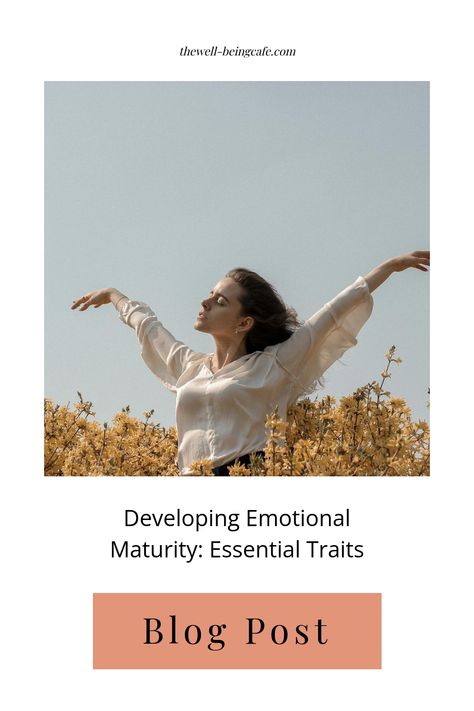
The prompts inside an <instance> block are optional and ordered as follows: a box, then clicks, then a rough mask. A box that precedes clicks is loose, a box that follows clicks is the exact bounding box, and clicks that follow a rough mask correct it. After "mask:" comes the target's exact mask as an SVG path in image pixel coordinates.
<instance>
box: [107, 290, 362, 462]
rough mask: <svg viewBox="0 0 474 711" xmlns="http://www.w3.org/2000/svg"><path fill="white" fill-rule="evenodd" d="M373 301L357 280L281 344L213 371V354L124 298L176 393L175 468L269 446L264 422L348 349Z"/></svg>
mask: <svg viewBox="0 0 474 711" xmlns="http://www.w3.org/2000/svg"><path fill="white" fill-rule="evenodd" d="M372 307H373V299H372V296H371V294H370V292H369V288H368V286H367V282H366V281H365V279H364V278H363V277H359V278H358V279H357V280H356V281H355V282H354V283H353V284H352V285H351V286H348V287H347V288H346V289H344V291H341V293H340V294H338V296H336V297H335V298H334V299H333V300H332V301H330V302H329V303H327V304H326V305H325V306H323V308H322V309H320V311H318V312H317V313H316V314H314V316H311V318H309V319H308V320H307V321H306V322H305V323H304V324H303V325H302V326H300V327H299V328H298V329H297V330H296V331H295V332H294V333H293V335H292V336H291V337H290V338H289V339H288V340H287V341H284V342H283V343H279V344H277V345H275V346H268V347H267V348H265V350H263V351H256V352H255V353H249V354H247V355H244V356H242V358H239V359H238V360H235V361H233V362H231V363H228V364H227V365H225V366H224V367H223V368H221V369H220V370H219V371H218V372H217V373H213V372H212V371H211V358H212V354H208V353H197V352H196V351H193V350H191V349H190V348H188V347H187V346H185V345H184V344H183V343H181V342H180V341H177V340H176V339H175V338H174V337H173V336H172V335H171V334H170V333H169V331H167V330H166V329H165V328H164V326H163V325H162V324H161V323H160V322H159V321H158V319H157V317H156V315H155V314H154V313H153V311H152V310H151V309H150V308H149V307H148V306H147V305H146V304H144V303H142V302H141V301H126V302H125V303H124V304H123V306H122V307H121V309H120V318H121V319H122V321H123V322H124V323H126V324H128V325H129V326H131V327H132V328H134V329H135V331H136V333H137V336H138V340H139V342H140V345H141V352H142V357H143V359H144V361H145V363H146V364H147V365H148V367H149V368H150V370H151V371H152V372H153V373H154V374H155V375H157V376H158V378H159V379H160V380H161V381H162V382H163V384H164V385H165V386H166V387H167V388H169V389H170V390H172V391H173V392H174V393H176V396H177V397H176V427H177V433H178V467H179V469H180V473H181V474H182V475H187V474H190V473H191V471H190V465H191V464H192V462H194V461H195V460H197V459H209V460H211V461H212V462H213V466H214V467H218V466H220V465H221V464H226V463H228V462H230V461H232V460H234V459H236V458H237V457H241V456H243V455H245V454H248V453H249V452H255V451H258V450H262V449H263V448H264V447H265V442H266V432H265V419H266V416H267V414H269V413H270V412H272V411H273V410H275V408H278V413H279V416H280V417H281V418H286V415H287V409H288V407H289V406H290V405H292V404H294V403H295V402H296V400H297V399H298V398H300V397H303V396H304V395H307V394H309V393H310V392H312V391H313V390H314V387H315V385H316V383H317V381H318V379H319V378H320V377H321V376H322V374H323V373H324V371H325V370H327V368H329V366H330V365H332V363H334V361H336V360H337V359H338V358H340V357H341V356H342V354H343V353H344V352H345V351H346V350H347V349H348V348H350V347H351V346H355V345H356V344H357V340H356V336H357V334H358V332H359V331H360V329H361V328H362V326H363V325H364V323H365V322H366V321H367V319H368V318H369V316H370V314H371V312H372Z"/></svg>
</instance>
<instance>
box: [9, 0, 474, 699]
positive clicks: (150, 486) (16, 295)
mask: <svg viewBox="0 0 474 711" xmlns="http://www.w3.org/2000/svg"><path fill="white" fill-rule="evenodd" d="M466 5H467V4H465V3H461V2H454V3H451V4H450V6H449V11H448V10H447V9H446V10H445V11H441V10H440V9H438V7H437V6H434V5H432V4H429V3H422V2H413V1H412V2H409V3H408V2H399V3H397V4H396V5H391V6H386V5H384V6H383V7H382V5H381V4H380V3H379V2H359V3H350V2H334V3H331V4H329V3H324V4H319V3H303V2H293V3H292V4H289V3H288V4H286V3H285V4H283V3H275V2H273V3H266V2H260V3H258V4H257V3H255V2H254V3H249V2H240V3H238V4H237V3H235V4H229V3H217V2H215V3H211V2H207V3H202V2H201V3H194V4H192V3H189V2H188V3H184V2H181V3H175V4H174V5H173V6H172V7H173V9H172V10H170V6H169V5H168V4H166V5H165V4H161V3H156V2H135V3H134V4H133V5H132V4H131V3H124V2H119V3H106V2H102V3H99V2H97V1H96V2H94V3H92V2H82V3H80V4H77V5H76V4H72V3H64V2H61V3H60V2H56V3H54V2H44V3H41V4H40V3H38V4H36V5H34V4H33V3H23V4H21V5H19V4H18V5H16V6H15V10H10V11H9V15H8V16H7V17H4V22H3V30H2V34H3V37H2V43H1V44H2V52H3V57H2V68H3V69H4V70H5V68H6V67H9V71H8V72H5V75H4V78H3V82H2V87H3V92H2V93H3V99H4V101H3V102H2V103H3V107H4V108H3V111H2V132H1V139H2V146H1V149H2V155H3V156H5V155H6V161H2V162H3V163H4V165H3V167H2V180H3V186H2V196H3V203H4V207H3V208H2V212H3V214H2V221H3V220H5V225H4V226H3V230H2V234H3V240H2V242H3V245H4V248H3V259H2V272H3V273H2V284H3V293H2V297H3V298H2V302H3V309H2V313H3V326H4V327H3V337H4V346H3V349H2V350H3V353H4V355H5V360H4V366H3V367H4V384H5V385H4V397H3V408H2V416H3V417H4V419H5V422H4V423H2V430H1V431H2V434H3V435H4V437H5V440H4V444H3V453H4V462H5V464H4V466H3V467H2V469H3V484H2V488H3V497H2V501H3V506H2V526H3V527H4V533H3V537H2V542H3V561H4V562H3V569H4V570H3V572H4V575H3V584H2V606H1V613H2V639H3V643H4V646H5V648H6V652H7V659H8V666H7V668H4V669H3V671H4V672H5V674H4V676H5V678H6V679H7V684H6V685H4V688H3V692H4V693H8V694H10V699H9V701H8V703H7V704H6V705H5V707H6V708H9V709H13V708H15V709H16V708H22V709H24V708H32V707H35V708H38V707H39V708H43V707H44V708H46V707H47V708H48V709H50V711H53V710H55V709H64V708H67V709H79V708H81V709H82V708H84V707H87V708H92V709H95V708H101V709H103V708H107V709H108V708H110V709H130V708H136V707H144V706H146V707H147V708H158V707H161V706H163V704H166V705H168V706H173V707H174V706H184V705H185V704H188V705H190V704H192V705H193V707H194V708H197V709H205V708H209V706H217V705H219V706H223V707H226V708H228V709H241V708H242V707H243V706H245V707H250V708H255V707H259V706H262V705H266V706H269V707H272V708H275V709H284V708H287V707H288V706H289V705H295V704H305V705H306V704H308V705H309V704H311V705H314V706H318V705H320V704H324V708H325V709H342V708H346V707H347V706H348V705H350V706H351V708H355V709H364V711H368V710H371V709H377V710H378V709H400V708H406V709H415V708H416V709H419V708H445V707H449V708H466V707H468V706H469V705H470V703H472V695H471V694H470V690H469V689H468V673H469V672H470V665H469V654H470V648H471V634H472V626H471V622H472V615H471V609H470V608H471V604H472V599H471V598H472V589H471V590H470V589H469V588H468V581H467V575H468V572H469V568H470V567H472V563H471V550H470V545H469V542H470V539H472V533H471V526H470V517H471V511H470V498H469V492H470V489H471V485H470V477H471V476H472V474H471V472H472V462H471V459H472V455H471V450H470V441H471V437H470V428H469V424H470V417H471V416H470V411H469V397H470V392H471V386H470V380H471V376H470V369H471V364H470V351H469V346H468V337H469V331H470V329H469V323H470V320H469V317H468V311H467V306H468V304H469V303H470V301H472V299H470V297H469V294H468V288H469V284H470V263H469V253H468V248H469V241H470V239H471V235H472V220H471V219H470V217H471V215H470V212H469V210H470V201H471V199H472V198H471V192H472V185H470V181H471V177H470V176H471V173H472V159H473V155H472V137H471V131H472V125H474V121H473V116H472V109H471V106H470V104H471V98H472V97H471V91H472V89H471V83H470V77H469V75H468V73H467V65H468V61H469V59H471V60H472V57H469V56H468V47H469V44H470V42H471V38H470V34H469V23H468V22H467V18H466V16H465V6H466ZM216 43H217V44H227V45H228V46H230V45H239V46H241V47H245V46H248V47H252V46H260V45H265V44H267V45H270V46H273V47H293V46H294V47H295V48H296V50H297V55H296V58H289V59H286V60H278V59H277V58H269V59H266V60H261V59H259V58H258V61H257V58H256V59H254V60H251V59H247V60H244V59H239V58H213V59H212V61H211V60H209V59H199V60H198V59H189V58H188V59H184V58H180V57H179V47H181V46H182V45H184V44H188V45H192V46H197V47H199V46H207V45H209V46H210V45H212V44H216ZM94 79H101V80H145V79H147V80H163V79H170V80H172V79H173V80H176V79H187V80H192V79H207V80H212V79H220V80H222V79H228V80H232V79H239V80H245V79H249V80H250V79H251V80H260V79H261V80H264V79H265V80H268V79H274V80H299V79H300V80H302V79H306V80H342V79H344V80H357V79H361V80H362V79H363V80H370V79H373V80H411V79H413V80H430V81H431V89H432V155H433V162H432V192H431V195H432V247H433V252H434V266H433V270H432V275H431V279H432V280H433V281H432V284H433V297H432V313H433V316H434V318H433V323H432V333H433V347H432V356H433V361H432V378H431V381H432V393H433V399H432V413H431V415H432V418H431V419H432V432H433V448H432V451H433V473H432V477H431V479H429V480H420V481H418V480H404V479H392V480H386V481H385V480H378V479H374V480H371V479H356V480H352V479H348V480H343V479H337V480H334V479H326V480H323V479H310V480H301V481H299V480H298V481H294V480H284V479H282V480H246V479H235V480H234V479H230V480H227V481H225V483H224V482H223V480H220V479H219V480H217V479H195V480H189V479H175V480H163V481H162V480H155V479H153V480H148V479H143V480H141V479H137V480H135V479H133V480H113V481H111V480H106V479H103V480H95V479H90V480H89V479H84V480H75V479H74V480H73V479H68V480H54V479H46V480H45V479H44V478H43V476H42V467H41V460H42V456H41V455H42V423H41V407H42V394H43V393H42V372H41V371H42V296H41V295H42V270H41V264H42V250H43V246H42V199H43V198H42V108H43V107H42V96H43V82H44V81H45V80H49V81H53V80H68V81H69V80H70V81H73V80H94ZM177 506H180V507H181V508H182V509H183V510H196V509H198V508H199V509H201V510H203V511H205V510H208V509H209V508H213V509H214V510H222V511H232V510H239V509H240V510H244V509H245V508H247V507H252V508H259V509H261V510H267V511H268V510H276V511H288V510H293V509H294V508H296V509H300V508H305V509H306V510H307V511H310V510H311V511H317V512H318V511H325V510H326V511H337V510H342V509H344V508H346V507H347V506H350V508H351V511H352V522H353V525H352V527H351V540H353V542H355V543H358V542H362V543H364V545H365V551H366V556H365V557H364V558H363V559H362V560H355V561H354V560H353V561H350V560H349V561H337V560H334V561H329V562H328V563H325V564H323V563H321V562H317V561H314V562H313V563H311V562H309V561H308V560H306V559H302V560H300V561H295V562H291V561H282V562H277V561H270V562H262V561H259V562H255V561H247V562H243V561H234V562H233V563H230V562H229V561H221V562H218V561H214V562H212V563H211V562H205V561H204V560H202V561H200V562H198V563H196V564H194V563H193V564H191V565H189V564H185V563H182V562H180V561H169V562H167V563H155V562H153V561H129V562H125V561H115V562H114V561H111V560H110V559H109V545H110V540H111V539H112V538H113V537H114V536H117V537H118V536H120V535H121V534H122V533H123V532H124V531H125V529H123V527H122V517H123V509H124V508H136V509H139V510H142V511H161V510H171V511H173V510H174V509H175V508H176V507H177ZM173 533H174V532H173ZM344 533H346V532H344ZM233 535H235V534H233ZM187 537H188V536H186V538H187ZM287 537H288V538H291V537H292V536H291V532H290V531H288V533H287ZM170 538H171V536H170ZM172 539H173V540H174V536H173V538H172ZM260 540H262V539H260ZM94 591H97V592H99V591H101V592H122V591H128V592H133V591H137V592H147V591H156V592H160V591H163V592H166V591H177V592H179V591H183V592H184V591H196V592H199V591H210V592H219V591H224V592H225V591H228V592H231V591H232V592H234V591H235V592H237V591H248V592H252V591H256V592H259V591H269V592H279V591H282V592H283V591H284V592H325V591H332V592H344V591H349V592H352V591H354V592H356V591H367V592H382V595H383V670H382V671H335V670H332V671H320V670H314V671H258V670H249V671H237V670H230V671H212V670H209V671H158V670H156V671H93V670H92V649H91V647H92V626H91V605H92V592H94Z"/></svg>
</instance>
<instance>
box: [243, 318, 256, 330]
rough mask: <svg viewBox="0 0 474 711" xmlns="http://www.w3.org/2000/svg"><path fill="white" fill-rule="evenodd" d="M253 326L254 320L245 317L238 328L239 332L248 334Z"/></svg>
mask: <svg viewBox="0 0 474 711" xmlns="http://www.w3.org/2000/svg"><path fill="white" fill-rule="evenodd" d="M254 325H255V319H254V318H252V316H246V317H245V318H244V319H243V321H242V323H241V324H240V326H239V330H240V331H243V332H247V333H248V332H249V331H251V330H252V328H253V327H254Z"/></svg>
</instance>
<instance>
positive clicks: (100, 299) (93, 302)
mask: <svg viewBox="0 0 474 711" xmlns="http://www.w3.org/2000/svg"><path fill="white" fill-rule="evenodd" d="M124 300H127V301H128V297H127V296H125V294H122V293H121V292H120V291H119V290H118V289H114V288H113V287H106V288H105V289H99V290H98V291H89V293H88V294H84V296H81V297H80V298H79V299H74V301H73V302H72V306H71V309H77V308H78V309H79V311H85V310H86V309H88V308H89V306H93V307H94V308H95V309H97V308H99V306H104V305H105V304H113V305H114V306H115V308H116V309H117V311H119V309H120V307H121V305H122V304H123V301H124Z"/></svg>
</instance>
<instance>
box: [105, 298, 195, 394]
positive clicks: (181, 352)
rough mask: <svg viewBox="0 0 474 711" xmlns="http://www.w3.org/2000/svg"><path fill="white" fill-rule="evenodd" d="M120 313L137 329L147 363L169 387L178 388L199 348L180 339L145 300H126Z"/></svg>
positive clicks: (125, 320) (129, 324)
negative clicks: (193, 349)
mask: <svg viewBox="0 0 474 711" xmlns="http://www.w3.org/2000/svg"><path fill="white" fill-rule="evenodd" d="M119 315H120V319H121V320H122V321H123V322H124V323H126V324H127V326H130V327H131V328H133V329H134V330H135V331H136V333H137V337H138V340H139V342H140V345H141V353H142V358H143V360H144V361H145V363H146V364H147V366H148V367H149V368H150V370H151V371H152V372H153V373H154V374H155V375H157V376H158V378H160V380H161V381H162V382H163V384H164V385H165V386H166V387H167V388H169V389H170V390H172V391H173V392H176V387H175V386H176V383H177V381H178V379H179V377H180V376H181V375H182V373H183V372H184V370H185V369H186V367H187V365H188V363H189V362H190V361H191V360H192V359H193V356H195V355H196V354H195V352H194V351H192V350H191V349H190V348H188V347H187V346H185V345H184V343H181V342H180V341H177V340H176V339H175V338H174V337H173V336H172V335H171V333H170V332H169V331H167V330H166V328H164V326H163V325H162V324H161V323H160V321H158V319H157V317H156V315H155V313H154V312H153V311H152V310H151V309H150V307H149V306H147V305H146V304H144V303H143V302H141V301H126V302H125V303H124V305H123V306H122V307H121V309H120V311H119Z"/></svg>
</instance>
